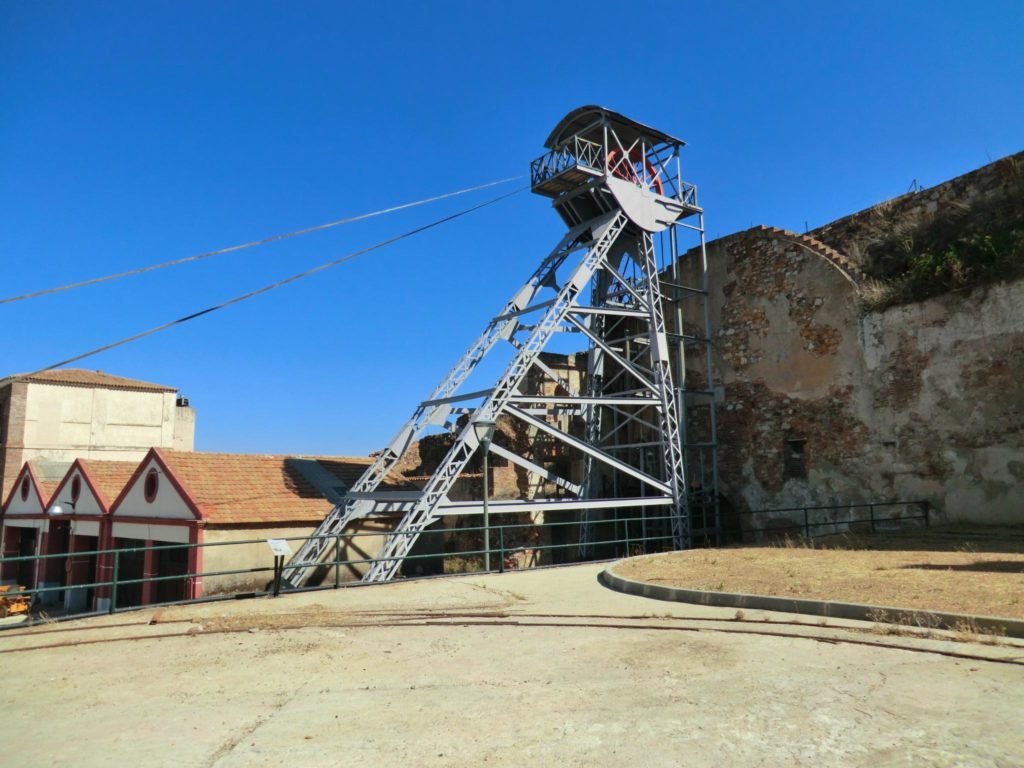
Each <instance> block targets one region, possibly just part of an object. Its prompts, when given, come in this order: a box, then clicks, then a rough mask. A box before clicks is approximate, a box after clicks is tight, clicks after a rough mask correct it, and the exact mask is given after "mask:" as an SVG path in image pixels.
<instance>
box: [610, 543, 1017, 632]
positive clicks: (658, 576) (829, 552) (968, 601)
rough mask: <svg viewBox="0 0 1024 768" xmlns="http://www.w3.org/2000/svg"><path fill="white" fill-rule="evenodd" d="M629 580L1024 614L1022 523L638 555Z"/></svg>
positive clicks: (626, 565) (624, 569)
mask: <svg viewBox="0 0 1024 768" xmlns="http://www.w3.org/2000/svg"><path fill="white" fill-rule="evenodd" d="M615 572H616V573H618V574H619V575H621V576H624V577H625V578H629V579H634V580H637V581H648V582H651V583H654V584H665V585H668V586H674V587H682V588H688V589H704V590H712V591H718V592H742V593H746V594H757V595H774V596H781V597H801V598H810V599H818V600H831V601H839V602H851V603H864V604H868V605H880V606H892V607H895V608H907V609H914V610H922V611H948V612H952V613H968V614H974V615H982V616H1004V617H1010V618H1024V530H1021V529H1020V528H1010V529H1001V530H988V531H985V532H983V533H981V532H977V531H959V530H957V529H947V530H944V531H935V532H925V533H915V534H905V535H899V534H887V535H884V536H883V535H879V536H849V535H846V536H838V537H829V538H828V539H827V540H825V539H819V540H815V541H812V542H810V543H803V542H794V541H789V540H787V541H783V542H781V543H778V544H775V545H772V546H759V547H737V548H726V549H702V550H690V551H687V552H676V553H671V554H669V555H664V556H658V557H638V558H633V559H631V560H626V561H624V562H622V563H620V564H618V565H616V566H615Z"/></svg>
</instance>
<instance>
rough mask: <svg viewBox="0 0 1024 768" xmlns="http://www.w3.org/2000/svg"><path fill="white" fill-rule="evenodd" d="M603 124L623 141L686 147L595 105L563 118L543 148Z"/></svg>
mask: <svg viewBox="0 0 1024 768" xmlns="http://www.w3.org/2000/svg"><path fill="white" fill-rule="evenodd" d="M603 123H607V124H609V125H612V126H614V127H615V130H616V132H617V133H618V134H619V137H620V138H621V139H623V140H624V141H625V140H628V141H635V140H636V139H638V138H640V137H646V138H648V139H654V140H655V141H657V142H665V143H666V144H678V145H680V146H686V142H685V141H683V140H682V139H677V138H676V137H674V136H670V135H669V134H667V133H665V132H664V131H659V130H658V129H657V128H651V127H650V126H648V125H644V124H643V123H638V122H637V121H636V120H632V119H630V118H628V117H626V116H625V115H623V114H621V113H619V112H615V111H613V110H611V109H607V108H605V107H599V106H597V105H596V104H588V105H587V106H585V107H577V108H576V109H574V110H573V111H572V112H570V113H569V114H567V115H566V116H565V117H563V118H562V119H561V120H560V121H559V123H558V125H556V126H555V128H554V130H553V131H551V133H550V135H549V136H548V138H547V141H545V142H544V146H545V147H547V148H548V149H554V148H555V147H557V146H558V145H559V144H561V143H562V142H563V141H565V140H566V139H568V138H571V137H572V136H575V135H577V134H580V133H582V132H583V131H585V130H586V129H587V128H589V127H591V126H594V127H595V128H596V127H597V126H599V125H602V124H603Z"/></svg>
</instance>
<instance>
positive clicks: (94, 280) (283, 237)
mask: <svg viewBox="0 0 1024 768" xmlns="http://www.w3.org/2000/svg"><path fill="white" fill-rule="evenodd" d="M521 178H523V177H522V176H510V177H509V178H507V179H499V180H498V181H489V182H487V183H486V184H478V185H477V186H475V187H467V188H465V189H458V190H455V191H454V192H446V193H445V194H443V195H435V196H433V197H427V198H424V199H423V200H415V201H413V202H411V203H402V204H401V205H393V206H391V207H390V208H382V209H381V210H379V211H371V212H370V213H361V214H359V215H358V216H349V217H347V218H344V219H336V220H334V221H328V222H326V223H324V224H317V225H316V226H312V227H304V228H303V229H296V230H293V231H291V232H283V233H279V234H276V235H269V236H268V237H263V238H260V239H259V240H250V241H249V242H247V243H240V244H238V245H229V246H227V247H226V248H218V249H216V250H213V251H204V252H203V253H197V254H195V255H193V256H184V257H182V258H180V259H172V260H171V261H163V262H160V263H159V264H150V265H148V266H145V267H137V268H136V269H129V270H126V271H124V272H115V273H114V274H111V275H103V276H102V277H93V278H90V279H88V280H81V281H79V282H77V283H68V284H67V285H58V286H55V287H53V288H44V289H42V290H38V291H31V292H29V293H23V294H20V295H18V296H8V297H7V298H4V299H0V304H12V303H14V302H16V301H24V300H25V299H34V298H37V297H39V296H47V295H49V294H51V293H60V292H61V291H70V290H72V289H74V288H85V287H87V286H90V285H96V284H97V283H105V282H107V281H109V280H118V279H120V278H122V277H132V276H134V275H141V274H143V273H144V272H152V271H154V270H157V269H164V268H165V267H174V266H177V265H178V264H187V263H188V262H191V261H200V260H202V259H209V258H210V257H212V256H221V255H223V254H225V253H233V252H235V251H242V250H245V249H246V248H255V247H256V246H258V245H267V244H268V243H275V242H278V241H279V240H288V239H290V238H293V237H299V236H300V235H308V234H310V233H311V232H320V231H322V230H325V229H332V228H334V227H340V226H341V225H342V224H352V223H353V222H356V221H363V220H364V219H372V218H374V217H376V216H383V215H384V214H387V213H394V212H396V211H402V210H405V209H406V208H415V207H417V206H420V205H426V204H427V203H435V202H437V201H438V200H445V199H447V198H449V197H458V196H459V195H466V194H469V193H470V192H478V191H480V190H481V189H487V188H489V187H496V186H498V185H499V184H507V183H509V182H510V181H517V180H519V179H521Z"/></svg>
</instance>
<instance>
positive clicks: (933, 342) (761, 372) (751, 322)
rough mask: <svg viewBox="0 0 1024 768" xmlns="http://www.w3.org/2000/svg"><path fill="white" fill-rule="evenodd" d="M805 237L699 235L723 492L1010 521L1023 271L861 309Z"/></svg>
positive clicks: (774, 502) (1018, 489) (1016, 472)
mask: <svg viewBox="0 0 1024 768" xmlns="http://www.w3.org/2000/svg"><path fill="white" fill-rule="evenodd" d="M808 243H810V244H811V245H810V246H809V245H808ZM820 250H821V249H819V248H817V246H816V244H815V242H814V241H813V239H810V238H806V237H801V236H797V235H793V234H792V233H782V234H780V233H777V232H775V233H773V232H771V231H766V230H763V229H754V230H750V231H748V232H745V233H740V234H738V235H734V236H731V237H729V238H725V239H723V240H720V241H716V242H715V243H712V244H710V245H709V257H710V258H709V260H710V264H711V270H712V285H713V286H714V289H713V296H712V315H713V327H714V329H715V330H714V339H715V342H716V350H715V351H716V354H715V359H716V368H717V371H716V373H717V375H718V376H719V377H720V379H721V381H722V382H723V384H724V387H725V393H726V395H725V400H724V402H722V403H721V404H720V405H719V442H720V446H721V448H720V478H721V488H722V491H723V493H724V494H725V495H726V497H727V498H728V499H729V500H730V501H731V502H732V503H733V504H734V505H735V506H736V507H738V508H739V509H741V510H743V509H759V508H766V507H788V506H799V505H802V504H811V505H815V504H845V503H857V502H864V503H868V502H877V501H882V500H889V499H902V500H918V499H920V500H927V501H929V502H931V503H932V504H933V506H934V508H935V509H936V510H937V512H938V514H939V515H940V516H941V517H944V518H945V519H947V520H950V521H970V522H991V523H996V522H999V523H1012V522H1017V523H1020V522H1024V438H1022V435H1024V379H1022V373H1024V281H1017V282H1011V283H1001V284H996V285H994V286H989V287H981V288H977V289H975V290H973V291H971V292H968V293H951V294H946V295H944V296H940V297H936V298H933V299H929V300H926V301H922V302H917V303H914V304H908V305H904V306H901V307H893V308H890V309H887V310H885V311H881V312H867V313H866V312H864V311H863V310H862V308H861V304H860V302H859V298H858V293H857V289H856V286H854V285H852V284H851V283H850V281H849V280H848V279H847V277H846V276H844V275H843V274H842V273H841V272H840V270H838V269H837V268H836V267H835V265H834V264H833V263H831V262H830V261H829V260H828V259H827V258H825V257H823V256H822V255H821V253H819V251H820ZM794 445H796V446H799V448H800V452H801V454H802V455H801V456H800V458H801V459H802V464H803V466H804V469H805V471H806V477H799V476H793V474H794V473H793V472H792V471H791V470H792V467H787V464H786V453H787V450H792V448H791V446H794Z"/></svg>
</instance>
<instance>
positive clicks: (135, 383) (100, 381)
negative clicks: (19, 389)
mask: <svg viewBox="0 0 1024 768" xmlns="http://www.w3.org/2000/svg"><path fill="white" fill-rule="evenodd" d="M14 381H28V382H34V383H40V384H70V385H74V386H81V387H102V388H104V389H134V390H142V391H146V392H176V391H177V389H178V388H177V387H166V386H164V385H163V384H153V383H152V382H149V381H139V380H138V379H127V378H125V377H124V376H114V375H112V374H109V373H104V372H103V371H87V370H85V369H84V368H58V369H57V370H53V371H43V372H41V373H16V374H14V375H13V376H8V377H7V378H6V379H3V380H0V386H3V385H5V384H9V383H11V382H14Z"/></svg>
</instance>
